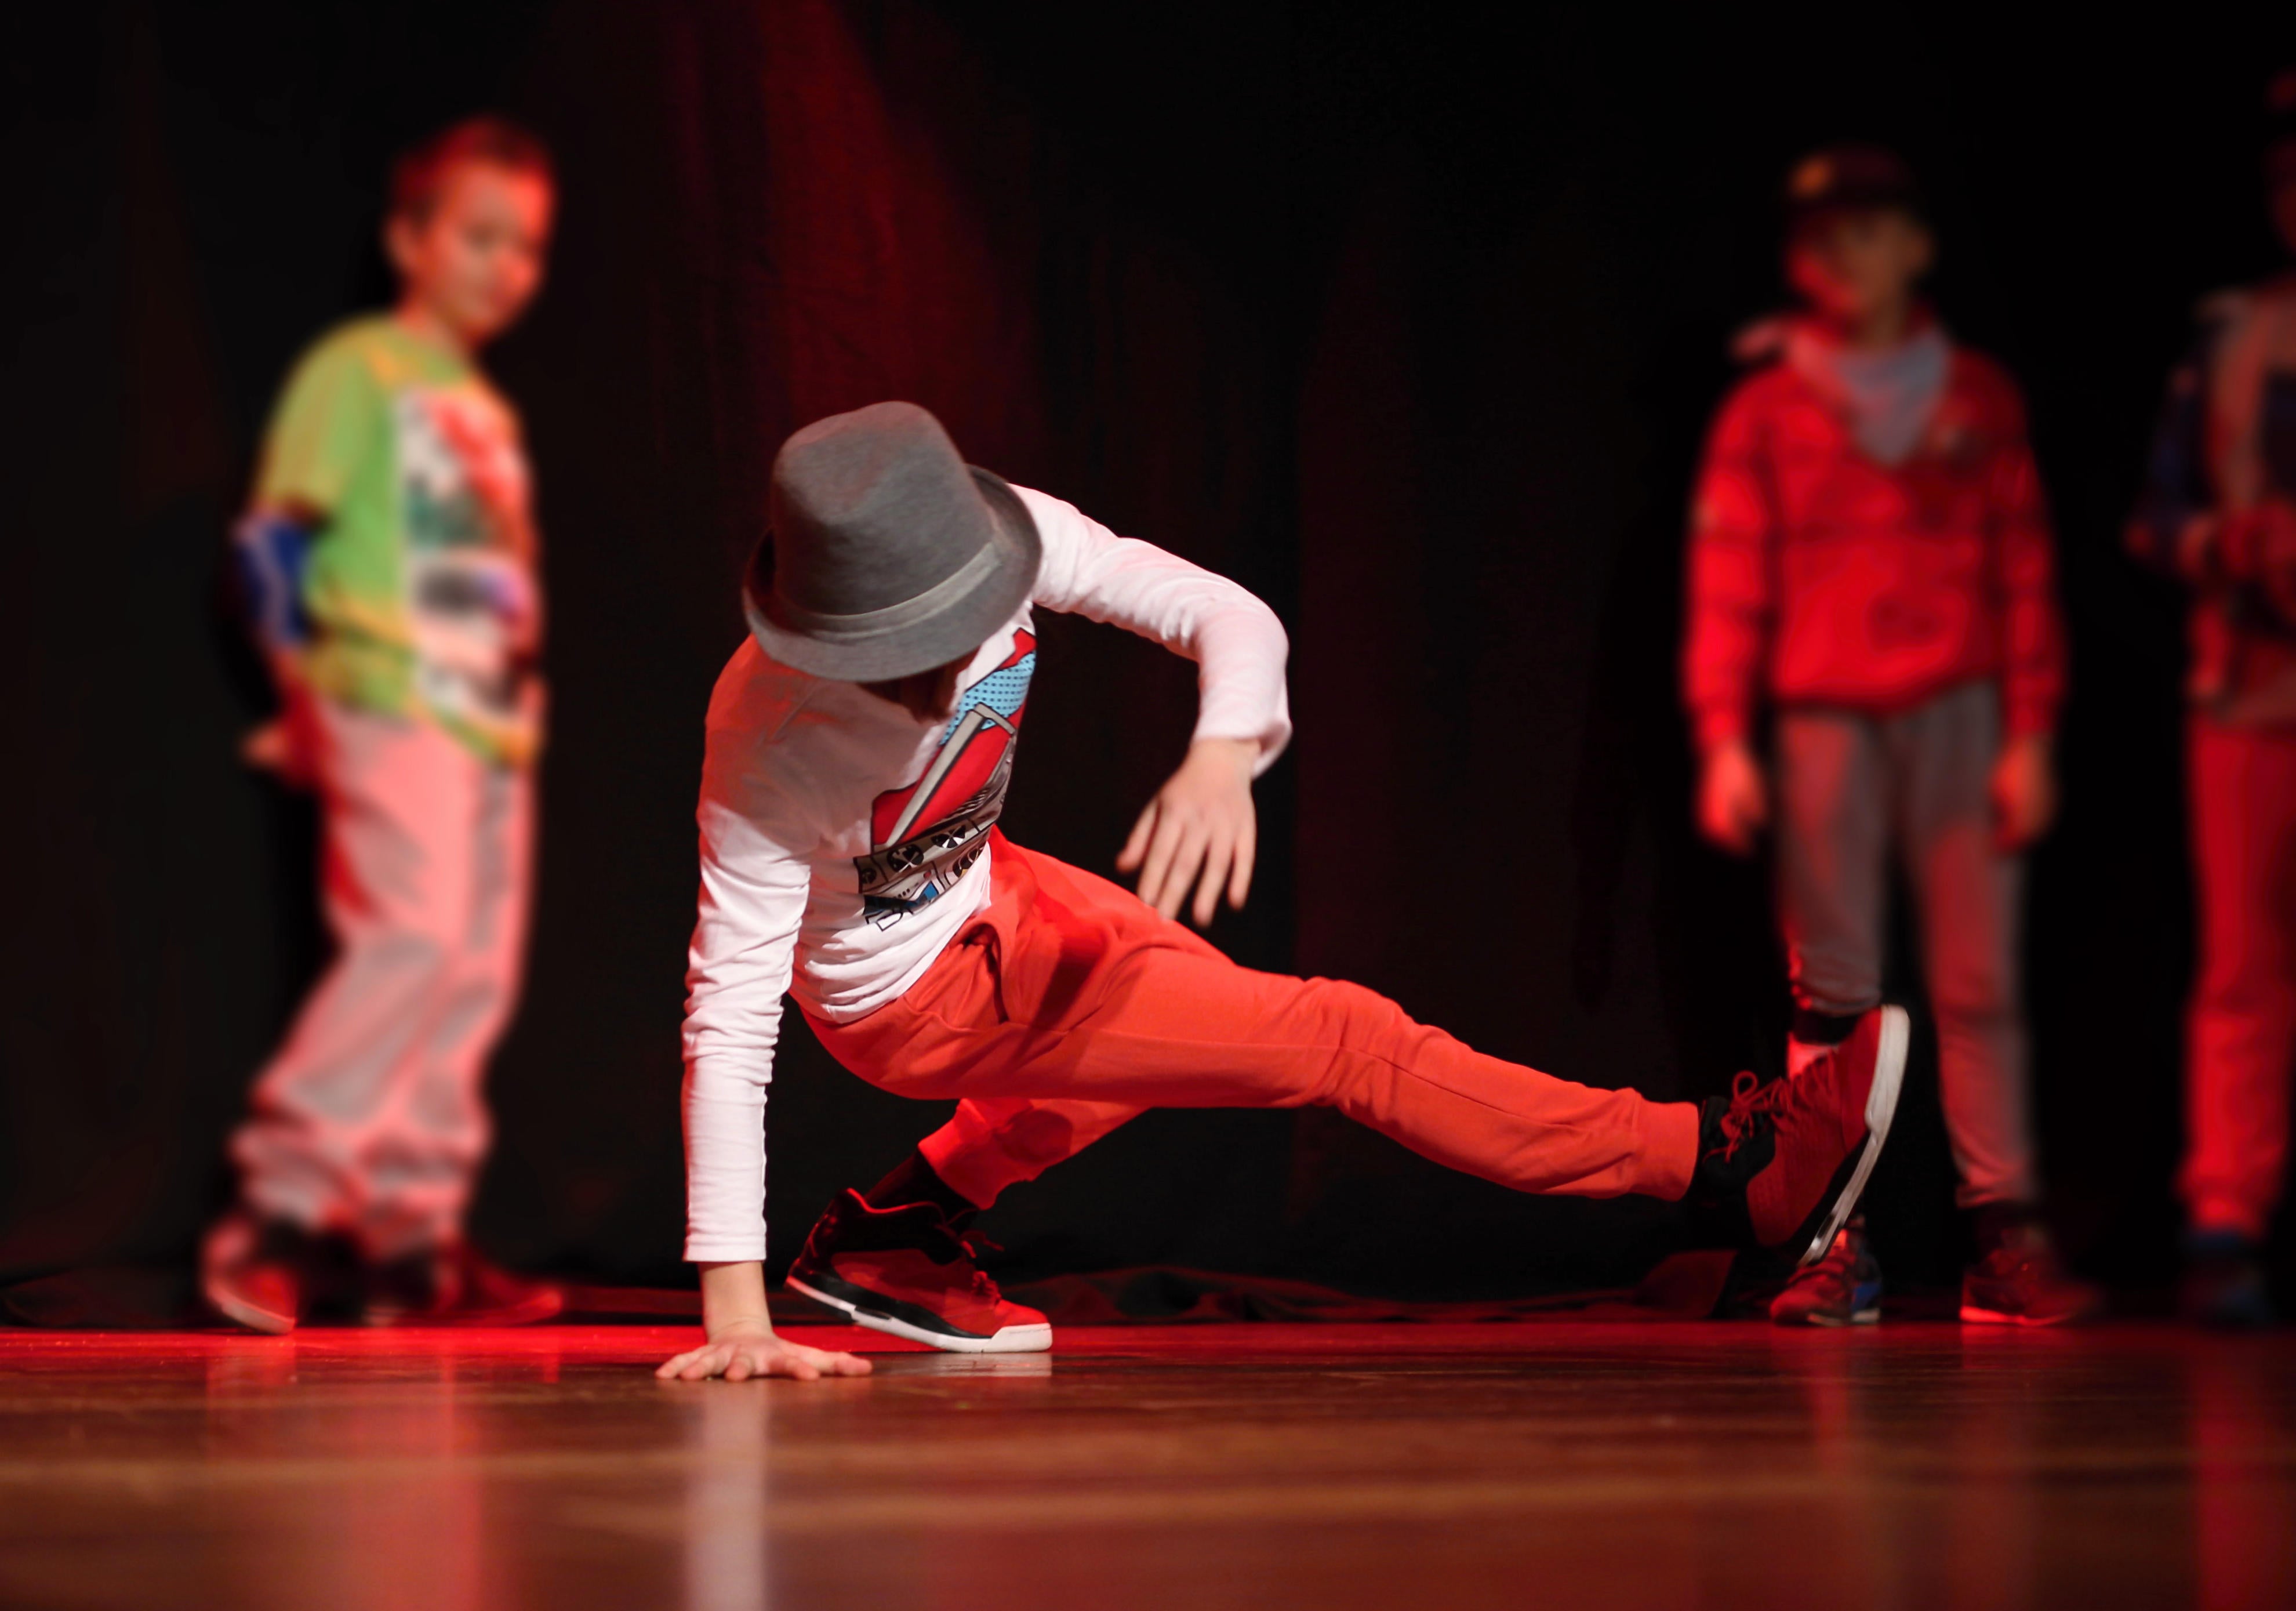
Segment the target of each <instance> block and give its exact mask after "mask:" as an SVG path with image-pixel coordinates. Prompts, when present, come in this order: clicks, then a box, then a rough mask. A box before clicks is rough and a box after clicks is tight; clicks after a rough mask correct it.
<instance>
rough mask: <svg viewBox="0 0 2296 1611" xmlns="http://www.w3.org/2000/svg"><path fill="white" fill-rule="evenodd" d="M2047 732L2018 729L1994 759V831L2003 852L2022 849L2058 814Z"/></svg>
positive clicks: (2055, 786) (2055, 784)
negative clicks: (2021, 730)
mask: <svg viewBox="0 0 2296 1611" xmlns="http://www.w3.org/2000/svg"><path fill="white" fill-rule="evenodd" d="M2051 748H2052V746H2051V744H2050V743H2049V736H2048V735H2047V734H2046V733H2021V734H2019V735H2018V736H2016V737H2014V738H2013V739H2011V740H2010V741H2009V742H2008V743H2007V744H2004V745H2002V746H2001V757H2000V759H1999V760H1996V761H1995V762H1994V763H1993V785H1992V793H1993V835H1994V842H1995V844H1996V845H1997V846H1998V847H1999V848H2000V849H2001V850H2002V851H2004V852H2007V851H2021V850H2023V849H2025V847H2026V846H2028V845H2030V844H2031V843H2033V842H2034V841H2036V840H2038V839H2039V838H2040V836H2041V835H2042V834H2046V833H2047V832H2048V831H2049V825H2050V824H2051V823H2052V822H2054V821H2055V820H2056V816H2057V769H2056V764H2055V759H2054V756H2053V755H2052V753H2051Z"/></svg>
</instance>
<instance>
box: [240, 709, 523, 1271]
mask: <svg viewBox="0 0 2296 1611" xmlns="http://www.w3.org/2000/svg"><path fill="white" fill-rule="evenodd" d="M314 726H315V727H316V744H317V748H318V751H319V753H318V756H317V763H318V764H317V770H318V774H319V793H320V804H321V809H322V812H323V815H324V847H323V866H322V880H323V899H324V906H325V912H326V918H327V925H328V927H329V928H330V930H332V933H333V935H334V939H335V943H336V954H335V958H334V960H333V962H332V964H331V965H330V966H329V967H328V969H327V971H326V973H325V974H324V976H323V977H322V978H321V979H320V981H319V982H318V984H317V986H316V988H315V989H314V990H312V991H311V994H310V996H309V997H308V998H307V999H306V1000H305V1001H304V1003H303V1006H302V1008H301V1010H300V1011H299V1013H298V1015H296V1019H295V1023H294V1025H293V1027H292V1028H291V1030H290V1031H289V1032H288V1035H287V1038H286V1040H285V1041H284V1043H283V1045H282V1046H281V1047H280V1048H279V1050H278V1052H277V1053H276V1055H275V1056H274V1057H273V1058H272V1061H271V1063H270V1065H269V1066H268V1067H266V1069H265V1070H264V1071H263V1073H262V1074H261V1076H260V1077H259V1078H258V1080H257V1081H256V1085H255V1089H254V1093H253V1097H252V1101H251V1105H250V1106H251V1111H250V1114H249V1116H248V1119H247V1121H246V1122H245V1123H244V1124H242V1126H241V1128H240V1130H239V1131H238V1133H237V1134H236V1135H235V1136H234V1138H233V1140H232V1148H231V1150H232V1156H233V1158H234V1161H235V1162H236V1163H238V1165H239V1167H240V1170H241V1171H242V1191H243V1194H244V1196H245V1199H246V1201H247V1203H248V1204H249V1205H250V1207H251V1208H252V1209H254V1210H255V1211H256V1212H258V1213H261V1214H263V1215H266V1216H268V1217H273V1218H278V1219H283V1220H287V1221H291V1222H294V1223H296V1224H299V1225H303V1226H306V1227H309V1228H312V1229H340V1230H347V1231H349V1232H351V1233H352V1234H354V1235H355V1236H357V1237H358V1238H359V1239H360V1240H361V1242H362V1243H363V1245H365V1248H366V1250H367V1251H368V1252H369V1253H370V1254H371V1255H372V1256H374V1257H376V1258H382V1259H388V1258H393V1257H398V1256H400V1255H401V1254H404V1253H411V1252H415V1251H419V1250H421V1249H422V1248H425V1247H427V1246H430V1245H437V1244H439V1243H441V1242H444V1241H447V1240H450V1239H452V1238H454V1237H456V1236H458V1235H459V1234H460V1232H461V1229H462V1222H463V1212H464V1210H465V1209H466V1207H467V1205H468V1204H469V1201H470V1196H471V1185H472V1182H473V1180H474V1179H475V1178H476V1176H477V1173H478V1169H479V1165H480V1163H481V1161H482V1160H483V1159H484V1157H485V1155H486V1150H487V1143H488V1138H489V1133H490V1125H489V1121H488V1114H487V1110H486V1106H485V1103H484V1101H483V1099H482V1097H481V1095H480V1085H481V1083H482V1081H484V1078H485V1074H486V1064H487V1059H488V1055H489V1054H490V1053H491V1052H492V1051H493V1049H494V1046H495V1042H496V1040H497V1039H498V1038H499V1037H500V1035H501V1033H502V1031H503V1027H504V1023H506V1022H507V1021H508V1019H509V1016H510V1013H511V1009H512V1006H513V1005H514V1003H515V1001H516V999H517V995H518V988H519V982H520V974H521V965H522V961H523V956H524V951H525V943H526V924H527V907H528V890H529V882H530V869H531V859H532V845H533V779H532V775H531V774H530V773H529V772H528V771H526V770H523V769H509V768H503V767H496V766H491V765H488V763H486V762H484V761H482V760H480V759H479V758H478V757H476V756H474V755H472V754H471V752H469V751H468V750H466V749H464V748H463V746H462V745H461V744H457V743H456V742H455V740H454V739H453V738H451V737H449V736H447V734H445V733H444V732H442V731H440V730H439V728H438V727H434V726H432V725H431V724H430V723H429V722H427V721H422V720H418V719H394V718H390V717H384V716H378V715H373V714H371V713H368V712H365V711H355V710H351V709H348V708H347V707H344V706H341V705H337V704H333V703H329V702H327V701H324V700H321V701H317V702H316V715H315V719H314Z"/></svg>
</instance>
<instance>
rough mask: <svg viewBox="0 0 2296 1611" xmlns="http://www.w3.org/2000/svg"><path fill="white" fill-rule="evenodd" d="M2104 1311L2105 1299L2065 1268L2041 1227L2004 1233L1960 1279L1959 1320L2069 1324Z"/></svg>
mask: <svg viewBox="0 0 2296 1611" xmlns="http://www.w3.org/2000/svg"><path fill="white" fill-rule="evenodd" d="M2103 1307H2104V1295H2103V1293H2101V1292H2099V1291H2098V1290H2097V1289H2096V1288H2095V1287H2094V1286H2090V1285H2089V1284H2088V1283H2087V1281H2083V1280H2080V1279H2079V1278H2076V1277H2075V1276H2074V1275H2073V1274H2072V1272H2071V1271H2070V1270H2067V1269H2066V1268H2065V1267H2064V1265H2063V1263H2062V1262H2060V1261H2059V1260H2058V1258H2057V1250H2056V1247H2055V1246H2054V1244H2052V1243H2051V1242H2050V1240H2049V1233H2048V1232H2047V1231H2046V1230H2044V1229H2042V1228H2041V1227H2040V1226H2038V1225H2021V1226H2018V1227H2016V1228H2015V1229H2012V1230H2009V1231H2006V1232H2005V1233H2003V1235H2002V1237H2001V1239H2000V1240H1999V1241H1998V1242H1997V1243H1996V1244H1995V1245H1993V1247H1992V1248H1991V1249H1990V1250H1989V1251H1988V1252H1987V1253H1986V1254H1985V1256H1984V1257H1982V1258H1980V1260H1978V1262H1976V1263H1974V1264H1972V1265H1971V1266H1970V1267H1969V1269H1968V1270H1967V1271H1966V1272H1964V1274H1963V1276H1962V1278H1961V1318H1962V1319H1964V1320H1969V1321H1973V1322H1975V1323H1977V1324H1979V1325H1985V1326H2067V1325H2071V1323H2072V1322H2074V1321H2076V1320H2086V1319H2090V1318H2092V1317H2093V1316H2095V1314H2096V1313H2097V1312H2098V1311H2101V1310H2102V1309H2103Z"/></svg>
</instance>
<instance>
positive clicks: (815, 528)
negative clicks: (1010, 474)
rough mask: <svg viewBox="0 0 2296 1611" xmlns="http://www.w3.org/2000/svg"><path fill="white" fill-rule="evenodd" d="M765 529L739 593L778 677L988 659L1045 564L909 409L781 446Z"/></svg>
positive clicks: (866, 674)
mask: <svg viewBox="0 0 2296 1611" xmlns="http://www.w3.org/2000/svg"><path fill="white" fill-rule="evenodd" d="M767 522H768V523H767V530H766V537H765V540H764V541H762V542H760V543H759V544H758V551H757V553H756V555H754V556H753V557H752V558H751V559H750V571H749V575H748V577H747V579H745V580H744V582H743V584H742V610H743V612H744V613H745V614H746V615H748V617H749V620H750V632H751V633H752V634H753V635H754V636H755V637H756V638H757V640H758V645H759V646H760V647H762V648H763V649H764V650H765V652H766V653H768V654H770V655H772V656H773V657H774V658H775V660H777V661H779V662H781V663H782V664H783V665H785V666H792V667H794V668H796V669H797V670H800V671H807V672H810V673H811V674H813V675H814V676H816V677H828V678H836V679H837V680H839V681H840V682H883V681H887V680H889V679H890V678H896V677H907V676H909V675H911V674H912V673H914V672H918V671H930V670H932V669H933V668H934V667H936V666H942V665H946V664H947V663H948V662H950V661H952V660H955V659H956V658H957V657H958V656H959V655H962V654H964V653H969V652H970V651H972V650H973V649H977V648H979V647H980V645H982V644H983V643H985V642H987V641H988V638H989V637H991V636H992V635H994V634H995V632H996V629H998V628H999V627H1002V626H1003V625H1004V624H1005V622H1006V621H1010V620H1011V619H1012V617H1013V612H1015V611H1017V610H1018V609H1019V608H1020V607H1021V604H1022V603H1023V602H1024V601H1025V600H1026V599H1027V598H1028V596H1029V588H1032V587H1034V586H1035V585H1036V580H1037V564H1038V563H1039V562H1040V561H1041V559H1042V558H1043V556H1044V542H1043V539H1042V538H1039V537H1038V536H1037V523H1036V522H1035V521H1033V520H1031V519H1029V511H1028V509H1027V507H1026V506H1025V505H1022V503H1021V500H1020V498H1019V497H1018V496H1017V495H1016V494H1015V493H1014V492H1013V489H1012V488H1010V487H1008V486H1006V485H1005V483H1004V482H1003V481H1000V480H999V479H997V478H996V476H993V475H991V474H989V473H988V471H986V470H980V469H976V468H974V467H973V466H972V465H970V464H966V463H965V462H964V460H963V459H961V458H959V457H958V456H957V454H956V445H955V443H953V442H951V441H950V440H948V432H946V431H943V430H942V429H941V425H940V422H939V420H937V419H935V418H933V416H932V415H931V414H929V413H927V412H926V411H925V410H924V409H922V408H920V407H917V406H916V405H915V404H914V403H872V404H871V405H870V406H869V407H866V408H857V409H855V410H854V411H853V412H852V413H850V414H833V415H830V416H829V417H828V418H827V419H824V420H816V421H815V422H814V423H812V424H810V425H808V426H807V427H806V428H805V429H804V430H802V431H800V432H797V434H796V435H794V436H792V437H791V438H790V440H788V441H786V442H783V444H782V450H781V452H780V453H779V454H778V455H776V456H775V459H774V474H773V484H772V487H771V489H770V490H769V491H768V493H767Z"/></svg>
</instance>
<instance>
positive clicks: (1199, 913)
mask: <svg viewBox="0 0 2296 1611" xmlns="http://www.w3.org/2000/svg"><path fill="white" fill-rule="evenodd" d="M1258 764H1259V744H1257V743H1255V742H1253V741H1251V740H1250V739H1241V738H1200V739H1198V740H1197V741H1196V742H1195V743H1194V744H1191V745H1189V746H1188V758H1187V760H1184V761H1182V762H1181V763H1180V769H1179V770H1178V771H1177V772H1175V773H1173V774H1172V779H1171V781H1170V782H1169V783H1167V784H1166V785H1164V786H1163V787H1162V788H1160V789H1159V790H1158V791H1157V792H1156V798H1155V799H1153V800H1152V801H1149V802H1148V809H1147V810H1144V811H1143V812H1141V813H1140V820H1139V821H1138V822H1136V823H1135V824H1134V825H1133V827H1132V837H1131V838H1129V839H1128V840H1126V841H1125V842H1124V850H1123V851H1122V853H1120V854H1119V856H1118V857H1117V859H1116V870H1117V871H1118V872H1119V873H1129V872H1132V871H1134V870H1135V869H1137V870H1138V871H1139V874H1140V899H1141V900H1144V901H1146V902H1147V903H1148V904H1149V905H1150V906H1152V907H1154V908H1156V909H1157V910H1158V911H1160V912H1161V913H1163V914H1164V916H1167V917H1177V916H1179V915H1180V908H1182V907H1183V906H1185V905H1186V904H1187V900H1188V891H1189V889H1190V887H1191V886H1193V887H1194V889H1195V892H1196V904H1195V912H1194V916H1195V920H1196V926H1197V927H1199V928H1202V927H1204V926H1206V925H1209V924H1210V922H1211V920H1212V916H1213V915H1214V914H1215V913H1216V912H1218V910H1219V901H1220V894H1221V892H1222V891H1223V890H1225V891H1226V894H1227V903H1228V905H1230V906H1232V907H1234V908H1238V909H1239V910H1240V909H1242V906H1243V898H1244V896H1245V895H1247V894H1249V893H1250V892H1251V864H1252V858H1253V856H1254V855H1255V853H1256V852H1257V851H1258V849H1259V820H1258V818H1256V817H1255V816H1254V814H1253V811H1252V806H1251V773H1252V769H1253V768H1254V767H1255V766H1257V765H1258Z"/></svg>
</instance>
